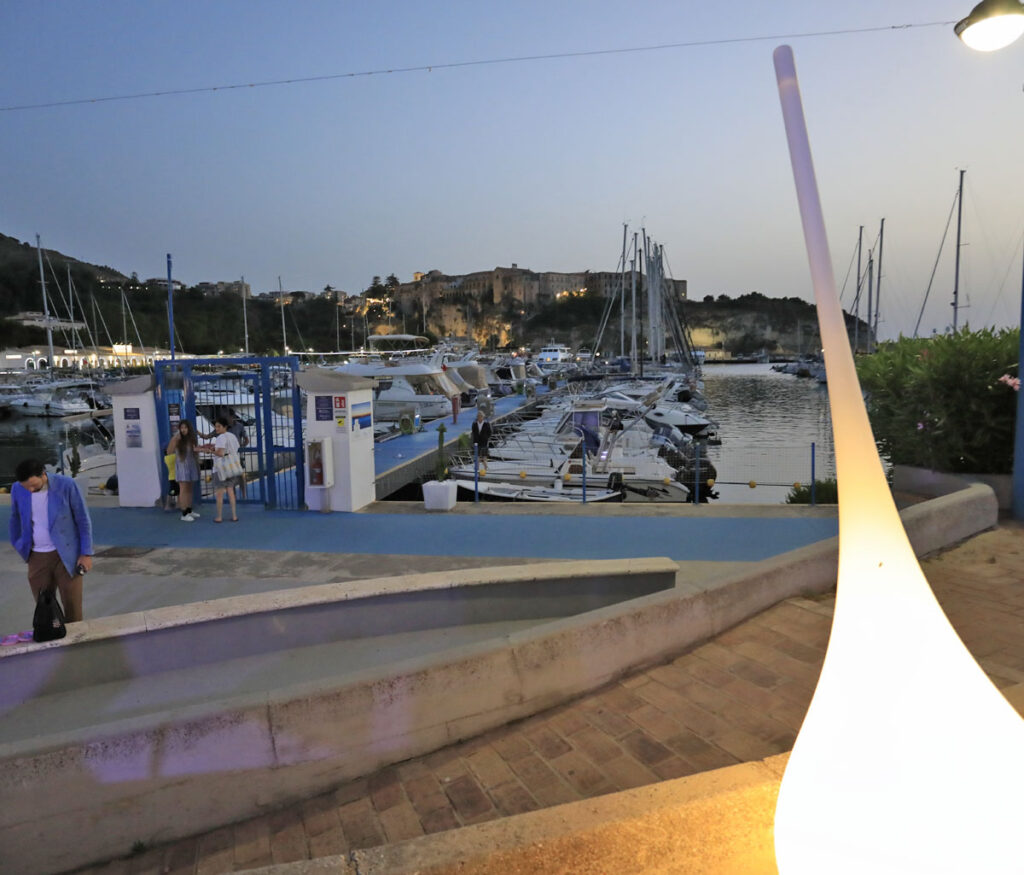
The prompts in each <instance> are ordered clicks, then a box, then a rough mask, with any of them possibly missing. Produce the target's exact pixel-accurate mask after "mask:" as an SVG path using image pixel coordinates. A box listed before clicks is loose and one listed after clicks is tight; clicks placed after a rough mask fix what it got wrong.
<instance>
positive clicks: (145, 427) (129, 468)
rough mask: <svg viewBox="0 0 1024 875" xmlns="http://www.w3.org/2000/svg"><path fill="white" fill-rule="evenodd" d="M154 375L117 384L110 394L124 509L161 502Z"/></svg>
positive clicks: (161, 456) (115, 449)
mask: <svg viewBox="0 0 1024 875" xmlns="http://www.w3.org/2000/svg"><path fill="white" fill-rule="evenodd" d="M154 387H155V383H154V380H153V377H152V376H144V377H133V378H132V379H130V380H125V381H124V382H122V383H113V384H111V385H110V386H109V387H108V388H107V391H108V392H109V393H110V396H111V398H112V399H113V407H114V453H115V456H116V458H117V496H118V503H119V504H120V505H121V507H153V505H154V504H159V503H160V484H161V477H162V476H163V472H162V470H161V467H162V465H163V452H162V451H161V449H162V448H161V447H160V432H159V431H158V429H157V424H156V405H155V403H154V401H153V390H154Z"/></svg>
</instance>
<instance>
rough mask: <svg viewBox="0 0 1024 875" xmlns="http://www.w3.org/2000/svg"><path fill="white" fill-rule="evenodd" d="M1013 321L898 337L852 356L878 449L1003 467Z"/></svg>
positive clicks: (959, 466) (916, 460) (945, 465)
mask: <svg viewBox="0 0 1024 875" xmlns="http://www.w3.org/2000/svg"><path fill="white" fill-rule="evenodd" d="M1019 337H1020V333H1019V330H1018V329H1012V330H1011V329H999V330H995V329H989V328H986V329H982V330H980V331H971V330H970V329H969V328H964V329H962V330H961V331H958V332H956V333H953V334H946V335H937V336H935V337H931V338H927V339H914V338H906V337H903V338H900V339H899V340H897V341H893V342H891V343H883V344H880V345H879V347H878V351H877V352H876V353H875V354H874V355H871V356H865V357H863V358H861V359H859V360H858V362H857V373H858V375H859V377H860V383H861V387H862V388H863V390H864V393H865V400H866V402H867V408H868V416H869V418H870V419H871V426H872V429H873V430H874V433H875V442H876V443H877V444H878V449H879V451H880V452H881V453H882V455H883V456H885V457H886V458H887V459H888V460H889V461H890V462H891V463H892V464H894V465H915V466H918V467H922V468H931V469H933V470H937V471H950V472H960V473H966V472H971V473H976V474H1005V473H1009V472H1010V471H1011V469H1012V467H1013V430H1014V421H1015V418H1016V410H1017V394H1016V393H1017V390H1018V389H1019V386H1020V382H1019V375H1018V361H1017V359H1018V354H1017V353H1018V342H1019Z"/></svg>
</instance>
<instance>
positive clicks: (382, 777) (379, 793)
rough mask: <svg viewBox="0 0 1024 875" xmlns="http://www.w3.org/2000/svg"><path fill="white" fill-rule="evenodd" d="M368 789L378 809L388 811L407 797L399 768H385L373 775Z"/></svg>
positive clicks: (374, 805)
mask: <svg viewBox="0 0 1024 875" xmlns="http://www.w3.org/2000/svg"><path fill="white" fill-rule="evenodd" d="M367 789H369V791H370V798H371V799H372V800H373V807H374V808H376V809H377V811H387V810H388V809H389V808H391V807H393V806H395V805H397V804H398V803H399V802H401V801H402V800H403V799H404V798H405V792H404V791H403V790H402V782H401V780H400V779H399V777H398V770H397V769H383V770H381V771H379V772H377V773H376V774H374V775H371V776H370V780H369V781H368V782H367Z"/></svg>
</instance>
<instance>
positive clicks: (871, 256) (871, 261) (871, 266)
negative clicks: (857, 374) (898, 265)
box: [865, 249, 875, 355]
mask: <svg viewBox="0 0 1024 875" xmlns="http://www.w3.org/2000/svg"><path fill="white" fill-rule="evenodd" d="M874 279H875V253H874V250H872V249H869V250H868V339H867V343H866V344H865V346H866V347H867V352H868V354H869V355H870V354H871V353H872V352H874V349H872V346H871V292H872V288H871V286H872V283H873V282H874Z"/></svg>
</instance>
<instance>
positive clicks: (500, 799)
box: [488, 780, 540, 815]
mask: <svg viewBox="0 0 1024 875" xmlns="http://www.w3.org/2000/svg"><path fill="white" fill-rule="evenodd" d="M488 792H489V793H490V796H491V799H492V800H493V801H494V806H495V807H496V808H497V809H498V810H499V811H500V812H501V813H502V814H505V815H511V814H523V813H524V812H527V811H535V810H536V809H537V808H539V807H540V806H539V805H538V804H537V800H536V799H534V798H533V796H531V795H530V792H529V791H528V790H527V789H526V788H525V787H524V786H523V785H522V784H520V783H519V781H518V780H511V781H508V782H506V783H504V784H499V785H498V786H497V787H492V788H491V789H490V790H489V791H488Z"/></svg>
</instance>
